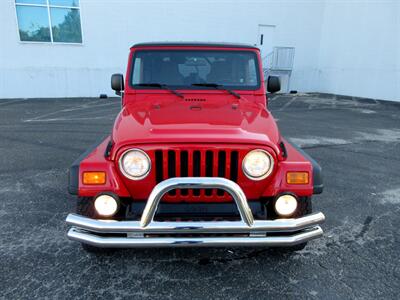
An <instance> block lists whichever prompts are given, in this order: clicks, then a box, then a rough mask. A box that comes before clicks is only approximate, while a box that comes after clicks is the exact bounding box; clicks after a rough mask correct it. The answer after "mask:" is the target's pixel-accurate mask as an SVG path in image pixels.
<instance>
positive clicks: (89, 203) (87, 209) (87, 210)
mask: <svg viewBox="0 0 400 300" xmlns="http://www.w3.org/2000/svg"><path fill="white" fill-rule="evenodd" d="M76 213H77V214H79V215H82V216H85V217H88V218H96V216H97V214H96V211H95V209H94V204H93V198H90V197H78V200H77V202H76ZM81 245H82V248H83V249H84V250H85V251H87V252H90V253H110V252H112V250H113V249H110V248H99V247H95V246H92V245H88V244H84V243H81Z"/></svg>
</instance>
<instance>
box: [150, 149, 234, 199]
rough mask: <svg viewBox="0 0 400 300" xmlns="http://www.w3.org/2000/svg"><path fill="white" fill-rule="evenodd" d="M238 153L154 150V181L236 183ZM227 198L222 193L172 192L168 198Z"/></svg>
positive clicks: (210, 190) (207, 191)
mask: <svg viewBox="0 0 400 300" xmlns="http://www.w3.org/2000/svg"><path fill="white" fill-rule="evenodd" d="M238 172H239V151H238V150H233V149H224V150H222V149H212V150H192V149H187V150H186V149H184V150H180V149H179V150H178V149H163V150H156V151H155V173H156V174H155V178H156V182H157V183H159V182H161V181H163V180H166V179H168V178H173V177H223V178H227V179H230V180H232V181H234V182H237V179H238ZM215 196H216V197H221V198H230V196H229V195H228V194H227V193H226V192H224V191H223V190H216V189H206V190H198V189H196V190H190V189H189V190H188V189H182V190H172V191H170V192H169V193H168V195H167V197H180V198H192V197H215Z"/></svg>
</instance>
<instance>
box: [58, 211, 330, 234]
mask: <svg viewBox="0 0 400 300" xmlns="http://www.w3.org/2000/svg"><path fill="white" fill-rule="evenodd" d="M324 221H325V216H324V214H323V213H321V212H319V213H314V214H310V215H306V216H304V217H300V218H297V219H276V220H254V222H253V225H252V226H251V227H249V226H247V225H246V224H245V223H244V222H242V221H210V222H154V221H153V222H151V223H150V224H149V225H148V226H146V227H142V226H141V224H140V222H139V221H113V220H94V219H91V218H87V217H84V216H81V215H77V214H69V215H68V217H67V220H66V222H67V224H68V225H71V226H75V227H77V228H81V229H84V230H88V231H92V232H97V233H140V234H149V233H151V234H172V233H176V234H180V233H200V234H201V233H204V234H206V233H251V232H294V231H299V230H303V229H306V228H309V227H312V226H315V225H318V224H321V223H323V222H324Z"/></svg>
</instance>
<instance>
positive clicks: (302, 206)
mask: <svg viewBox="0 0 400 300" xmlns="http://www.w3.org/2000/svg"><path fill="white" fill-rule="evenodd" d="M311 213H312V202H311V197H302V198H300V203H299V209H298V210H297V212H296V214H295V215H294V217H295V218H299V217H303V216H305V215H309V214H311ZM306 245H307V242H305V243H301V244H298V245H294V246H291V247H285V248H283V250H284V251H287V252H294V251H300V250H303V249H304V247H305V246H306Z"/></svg>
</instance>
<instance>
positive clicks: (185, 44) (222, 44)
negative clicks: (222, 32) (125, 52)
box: [131, 42, 259, 50]
mask: <svg viewBox="0 0 400 300" xmlns="http://www.w3.org/2000/svg"><path fill="white" fill-rule="evenodd" d="M173 46H178V47H179V46H181V47H217V48H248V49H258V50H259V48H258V47H257V46H254V45H250V44H241V43H225V42H146V43H138V44H134V45H133V46H131V48H137V47H173Z"/></svg>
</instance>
